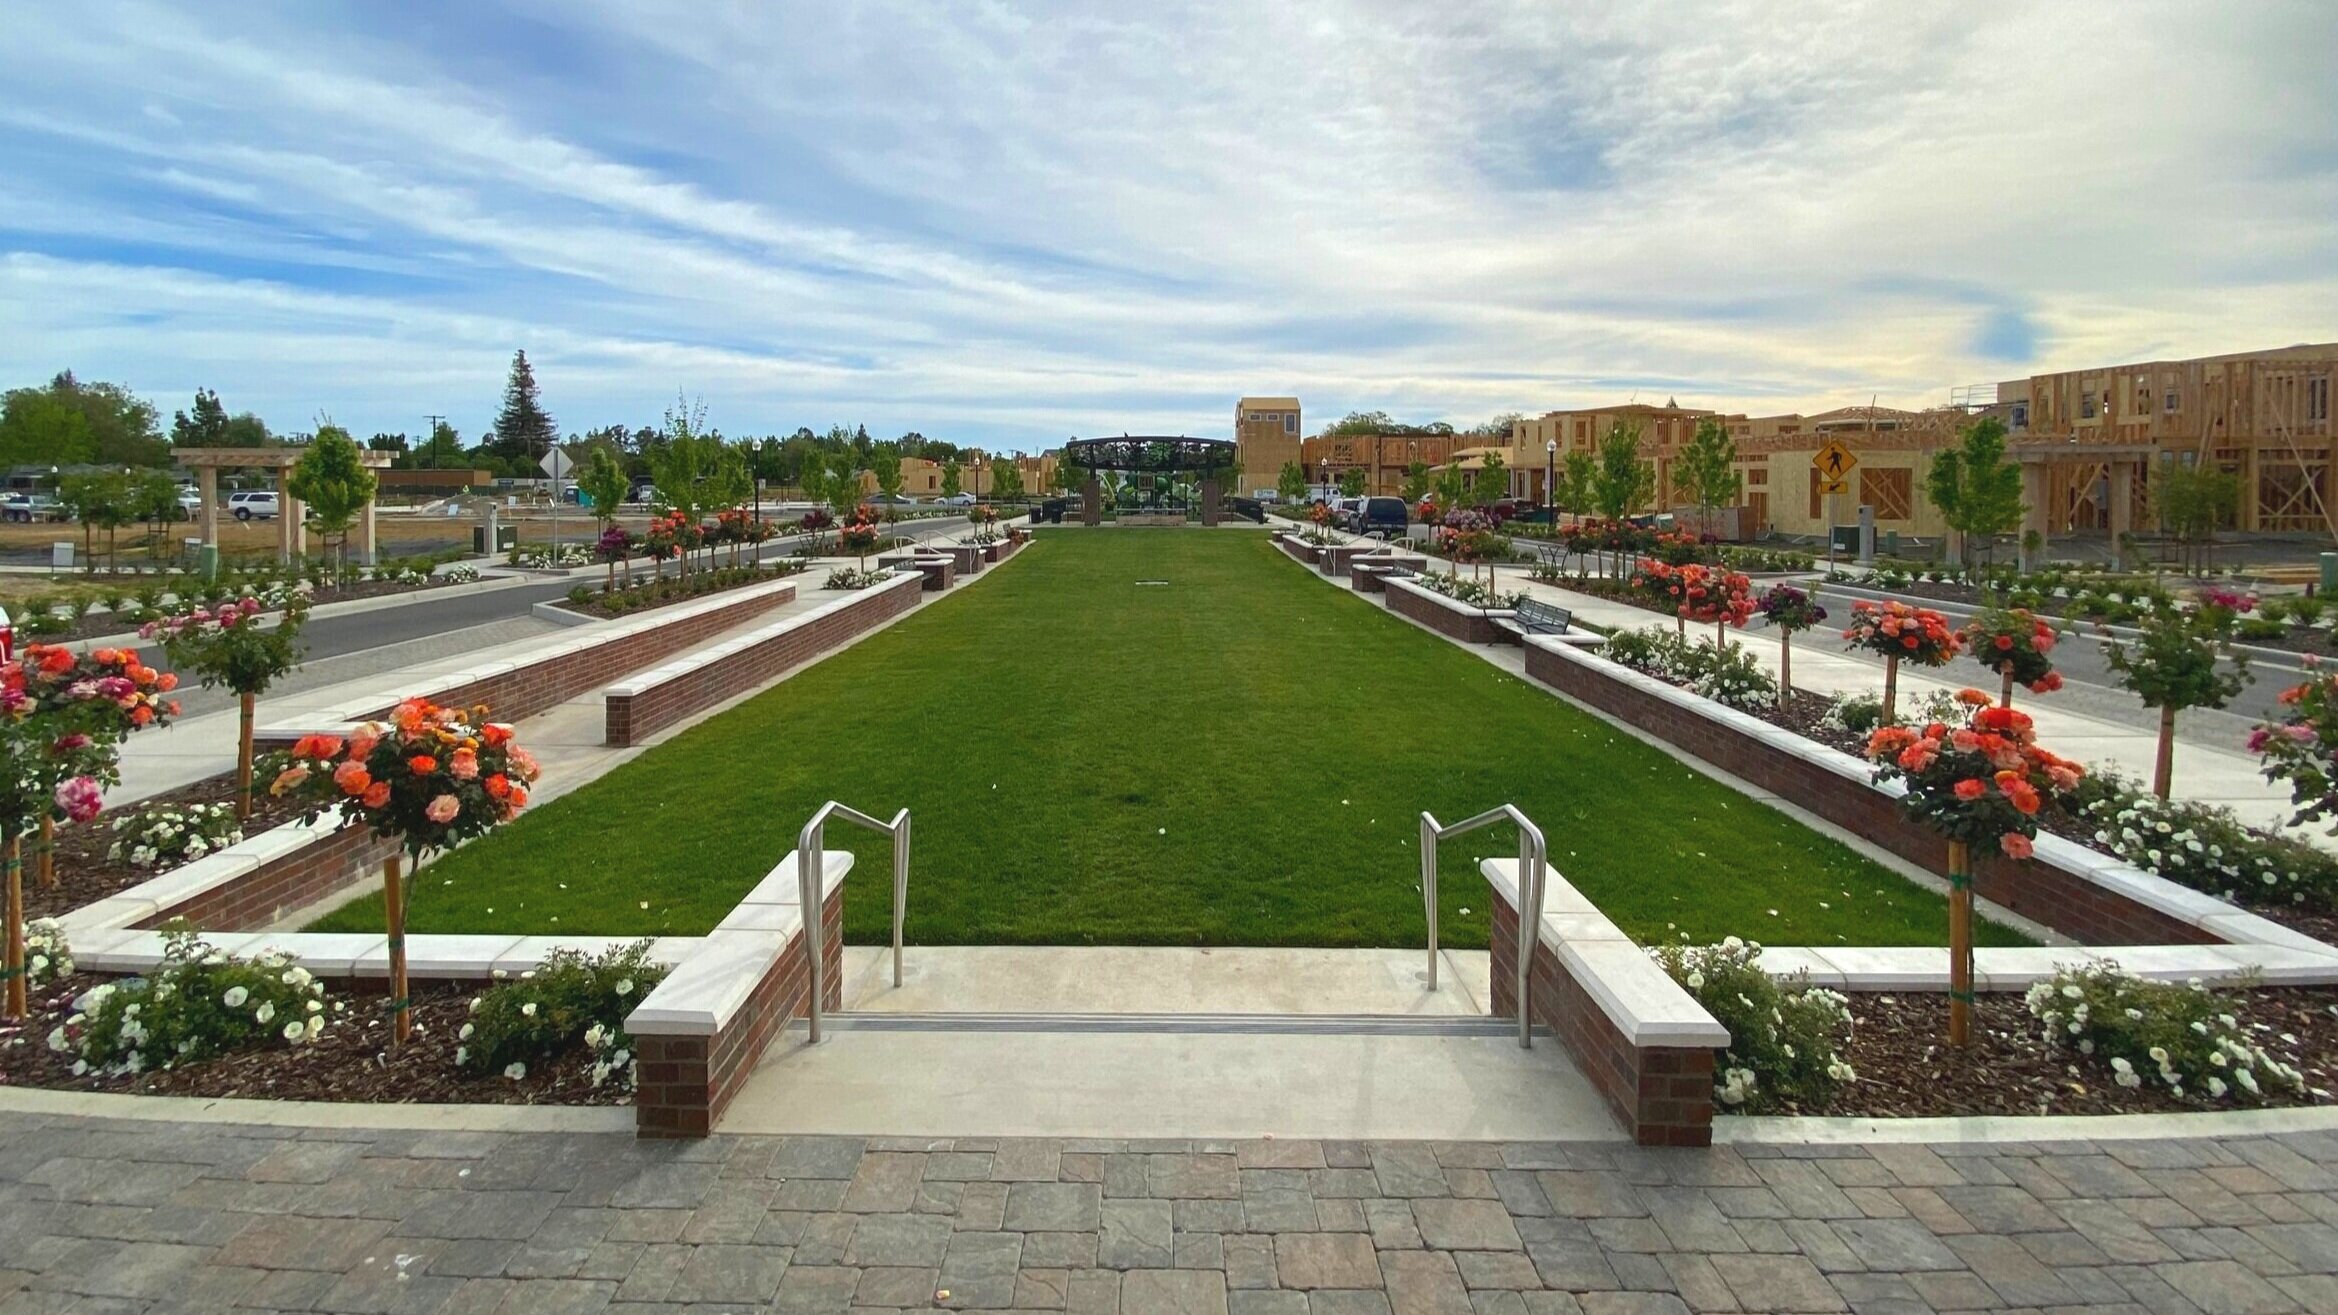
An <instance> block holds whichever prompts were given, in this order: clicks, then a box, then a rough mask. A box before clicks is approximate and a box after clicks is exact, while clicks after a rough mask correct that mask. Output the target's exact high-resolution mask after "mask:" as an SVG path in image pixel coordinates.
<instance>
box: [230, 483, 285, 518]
mask: <svg viewBox="0 0 2338 1315" xmlns="http://www.w3.org/2000/svg"><path fill="white" fill-rule="evenodd" d="M281 510H282V509H281V508H280V507H279V506H278V505H277V502H276V491H275V490H274V489H260V490H245V491H243V492H239V493H230V494H228V495H227V511H228V514H229V515H231V516H233V517H235V518H236V519H237V520H239V521H253V520H261V521H272V520H274V519H276V517H277V514H278V513H279V511H281Z"/></svg>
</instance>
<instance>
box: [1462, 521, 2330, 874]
mask: <svg viewBox="0 0 2338 1315" xmlns="http://www.w3.org/2000/svg"><path fill="white" fill-rule="evenodd" d="M1494 573H1495V575H1496V577H1497V578H1498V580H1499V582H1500V587H1501V588H1503V589H1504V590H1511V589H1525V590H1527V591H1528V592H1530V593H1532V594H1533V595H1534V596H1535V597H1537V598H1541V599H1547V600H1549V601H1550V602H1553V603H1556V604H1558V605H1559V606H1562V607H1567V608H1572V609H1574V611H1575V613H1576V615H1577V616H1579V617H1581V618H1582V619H1583V620H1585V621H1588V622H1590V623H1592V624H1594V625H1598V626H1600V627H1603V628H1607V629H1626V630H1638V629H1644V628H1646V627H1649V626H1666V627H1669V626H1670V625H1672V624H1673V623H1672V622H1671V621H1669V620H1667V619H1666V618H1665V617H1664V616H1663V615H1661V614H1659V613H1656V612H1651V611H1648V610H1647V609H1645V608H1639V607H1634V606H1632V605H1630V604H1628V603H1618V602H1612V601H1609V600H1607V599H1604V598H1596V597H1593V596H1591V595H1588V594H1582V593H1577V592H1576V591H1574V590H1572V589H1567V588H1564V587H1560V586H1555V585H1548V584H1540V583H1536V582H1535V581H1533V580H1532V579H1531V578H1530V577H1529V574H1528V572H1527V571H1526V570H1525V568H1522V567H1507V566H1505V567H1499V568H1495V572H1494ZM1837 602H1838V603H1839V602H1840V600H1837ZM1832 610H1833V612H1834V613H1835V614H1836V616H1840V617H1843V618H1844V619H1845V620H1846V623H1847V619H1848V616H1849V611H1850V609H1849V607H1848V605H1840V606H1835V607H1833V608H1832ZM1833 623H1834V617H1830V618H1829V623H1828V626H1822V627H1820V628H1819V629H1816V630H1810V631H1805V632H1804V633H1803V634H1802V635H1801V637H1800V638H1799V641H1798V642H1797V643H1796V644H1795V646H1794V687H1795V688H1796V689H1803V690H1810V691H1812V692H1815V693H1820V694H1826V695H1830V696H1835V695H1842V694H1851V693H1861V694H1880V693H1882V692H1883V664H1882V662H1881V660H1880V659H1872V658H1869V657H1868V656H1866V655H1865V654H1861V653H1852V652H1846V651H1844V648H1843V642H1842V640H1841V638H1840V637H1839V632H1840V627H1835V626H1834V624H1833ZM1830 627H1832V628H1830ZM1712 629H1713V628H1712V627H1711V626H1704V627H1699V626H1694V625H1692V626H1690V627H1689V636H1690V638H1692V639H1698V638H1702V639H1704V640H1710V639H1711V638H1712ZM1700 631H1701V632H1702V633H1701V634H1700ZM1730 637H1731V638H1732V639H1733V640H1738V641H1740V642H1742V643H1744V644H1745V646H1746V650H1747V651H1748V652H1750V653H1752V654H1753V655H1754V656H1755V657H1756V658H1757V659H1759V660H1760V662H1761V663H1762V666H1763V668H1764V669H1765V670H1767V671H1768V672H1769V673H1770V674H1771V675H1772V676H1773V677H1774V676H1776V675H1777V674H1778V663H1779V654H1778V637H1777V634H1776V632H1775V631H1772V630H1770V629H1769V628H1768V627H1767V626H1759V627H1756V628H1754V629H1750V630H1747V631H1745V632H1742V633H1740V632H1734V631H1733V632H1732V633H1731V635H1730ZM2072 642H2079V641H2072ZM1984 684H1985V685H1986V687H1987V689H1988V691H1989V692H1990V693H1992V694H1994V693H1995V692H1996V689H1997V685H1996V682H1995V681H1994V680H1993V679H1989V678H1988V673H1986V672H1984V671H1982V670H1981V669H1980V668H1978V667H1977V666H1975V665H1974V664H1973V663H1971V662H1969V661H1964V660H1959V661H1957V662H1954V663H1951V664H1950V665H1949V666H1947V667H1945V668H1943V669H1941V671H1940V672H1937V673H1935V672H1927V671H1921V670H1915V669H1911V668H1906V667H1903V668H1902V669H1901V670H1900V679H1899V698H1900V706H1901V708H1902V709H1903V710H1905V709H1907V708H1909V707H1912V706H1913V705H1914V702H1915V701H1916V700H1919V699H1921V698H1923V697H1924V696H1925V695H1926V694H1927V693H1928V692H1932V691H1947V692H1950V693H1953V692H1955V691H1957V690H1960V689H1966V688H1973V687H1977V686H1982V685H1984ZM2067 704H2068V700H2064V699H2062V698H2061V697H2060V696H2058V695H2052V694H2031V693H2029V692H2028V691H2027V690H2017V691H2015V694H2014V706H2016V707H2018V708H2020V709H2021V710H2022V711H2024V712H2027V713H2028V714H2030V716H2031V717H2033V718H2035V719H2036V722H2037V728H2038V739H2039V742H2040V743H2042V744H2044V745H2045V746H2046V747H2048V748H2050V749H2052V750H2054V751H2055V752H2056V753H2059V754H2062V755H2064V756H2065V757H2069V758H2075V759H2077V760H2078V761H2080V762H2083V763H2087V764H2090V765H2094V764H2109V765H2111V766H2114V767H2116V768H2117V769H2118V770H2119V771H2120V772H2121V773H2123V774H2124V775H2126V776H2128V777H2130V778H2133V779H2136V780H2139V781H2142V782H2144V783H2145V784H2147V785H2148V783H2149V782H2150V780H2151V770H2152V763H2153V760H2154V757H2155V755H2156V754H2157V752H2158V738H2157V736H2156V734H2155V733H2154V732H2152V731H2150V730H2145V729H2142V728H2139V727H2137V726H2135V725H2133V724H2130V723H2127V722H2122V721H2113V720H2109V719H2106V718H2102V717H2094V716H2088V715H2086V714H2085V713H2082V712H2076V711H2072V710H2070V709H2069V708H2068V706H2067ZM2174 794H2175V797H2176V798H2178V799H2187V800H2193V801H2196V802H2199V803H2206V804H2215V805H2218V806H2220V807H2225V808H2230V809H2231V810H2232V811H2233V812H2234V813H2235V814H2236V815H2237V816H2239V817H2240V818H2241V820H2242V821H2244V822H2247V823H2249V824H2251V825H2253V826H2262V827H2271V828H2276V829H2282V830H2285V831H2287V832H2288V833H2289V834H2291V835H2295V836H2297V837H2298V838H2300V839H2303V840H2308V841H2311V842H2313V843H2316V844H2322V845H2325V846H2331V847H2338V840H2333V839H2332V838H2331V837H2328V836H2325V835H2321V834H2320V833H2319V832H2318V831H2316V830H2314V829H2311V828H2306V829H2300V828H2292V827H2289V826H2288V821H2289V807H2288V799H2287V793H2286V792H2285V791H2279V790H2276V789H2275V788H2274V787H2273V786H2271V785H2269V784H2267V783H2266V781H2265V778H2264V777H2262V776H2260V775H2258V772H2257V760H2256V759H2255V758H2254V757H2251V756H2250V755H2248V754H2245V753H2241V752H2238V751H2237V750H2234V749H2229V748H2220V747H2217V746H2215V745H2212V744H2202V743H2198V742H2192V741H2187V740H2184V739H2182V738H2181V737H2179V741H2178V743H2177V745H2176V756H2175V778H2174Z"/></svg>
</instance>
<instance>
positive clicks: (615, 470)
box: [576, 444, 632, 590]
mask: <svg viewBox="0 0 2338 1315" xmlns="http://www.w3.org/2000/svg"><path fill="white" fill-rule="evenodd" d="M631 488H632V481H630V480H628V479H626V478H625V467H623V466H620V465H618V464H617V458H615V457H613V456H610V455H609V449H607V448H605V447H602V446H600V445H598V444H595V445H594V446H593V448H592V450H591V455H589V456H587V457H586V458H585V467H584V472H583V473H582V474H580V475H578V476H577V480H576V491H577V493H578V494H579V495H580V496H582V497H583V498H584V499H585V500H586V501H587V502H590V503H591V504H592V506H593V523H594V528H595V529H596V530H597V531H598V533H599V535H600V538H601V539H602V541H604V542H606V541H607V539H608V535H609V529H610V527H611V526H612V525H614V524H615V523H616V520H617V507H618V504H620V503H622V502H624V501H625V495H626V493H627V492H628V491H630V490H631ZM618 533H619V534H623V533H624V531H622V530H620V531H618ZM620 542H622V541H620ZM621 555H622V554H621V553H611V552H607V551H604V552H603V553H602V556H603V557H604V558H606V559H607V561H608V563H609V579H608V585H607V587H608V588H609V589H611V590H614V589H615V588H616V587H617V558H618V556H621Z"/></svg>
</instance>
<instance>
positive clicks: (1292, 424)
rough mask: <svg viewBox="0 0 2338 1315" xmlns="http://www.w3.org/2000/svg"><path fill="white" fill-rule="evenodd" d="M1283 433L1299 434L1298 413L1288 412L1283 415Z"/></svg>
mask: <svg viewBox="0 0 2338 1315" xmlns="http://www.w3.org/2000/svg"><path fill="white" fill-rule="evenodd" d="M1283 432H1284V433H1286V434H1296V433H1298V432H1299V413H1298V412H1296V411H1286V412H1284V413H1283Z"/></svg>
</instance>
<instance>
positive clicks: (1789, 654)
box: [1778, 626, 1794, 712]
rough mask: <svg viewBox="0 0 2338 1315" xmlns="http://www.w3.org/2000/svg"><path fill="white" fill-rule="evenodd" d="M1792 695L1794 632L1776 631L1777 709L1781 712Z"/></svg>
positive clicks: (1782, 628)
mask: <svg viewBox="0 0 2338 1315" xmlns="http://www.w3.org/2000/svg"><path fill="white" fill-rule="evenodd" d="M1793 695H1794V632H1793V631H1791V630H1788V629H1786V628H1784V627H1782V626H1781V627H1780V628H1779V630H1778V708H1779V710H1780V711H1781V712H1782V711H1784V710H1785V708H1786V703H1787V700H1789V699H1791V698H1792V697H1793Z"/></svg>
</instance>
